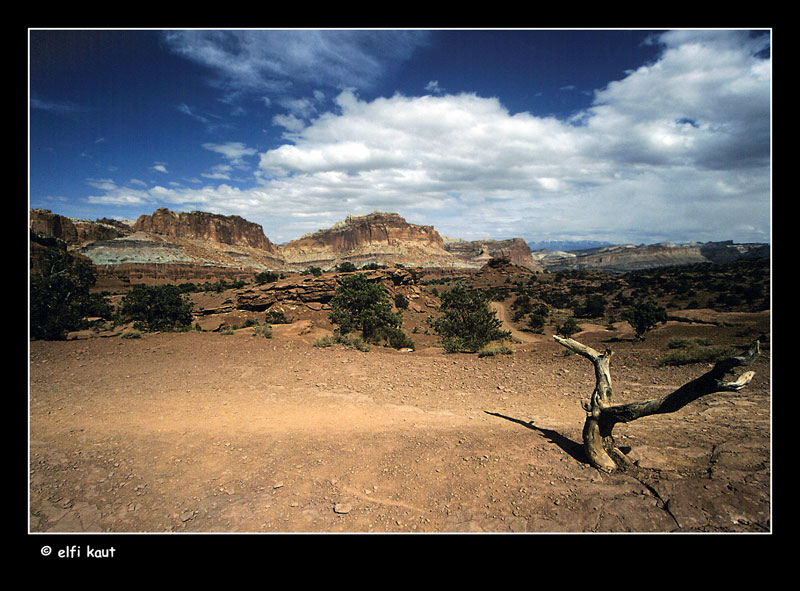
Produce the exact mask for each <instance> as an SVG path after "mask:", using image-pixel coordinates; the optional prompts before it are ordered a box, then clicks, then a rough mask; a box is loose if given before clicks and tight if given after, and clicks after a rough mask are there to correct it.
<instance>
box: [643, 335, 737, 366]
mask: <svg viewBox="0 0 800 591" xmlns="http://www.w3.org/2000/svg"><path fill="white" fill-rule="evenodd" d="M668 347H669V348H670V351H669V353H667V354H666V355H664V356H662V357H661V358H660V359H659V360H658V365H659V367H664V366H676V365H690V364H692V363H715V362H717V361H719V360H720V359H725V358H727V357H732V356H735V355H737V354H738V353H737V351H736V349H735V348H733V347H714V346H711V345H710V344H709V342H708V341H707V340H705V339H672V340H671V341H670V342H669V344H668Z"/></svg>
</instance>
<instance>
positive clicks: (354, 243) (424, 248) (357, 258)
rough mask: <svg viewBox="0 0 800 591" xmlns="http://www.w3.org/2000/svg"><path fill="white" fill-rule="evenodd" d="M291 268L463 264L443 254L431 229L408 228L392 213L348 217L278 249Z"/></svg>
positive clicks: (440, 242) (438, 239) (441, 245)
mask: <svg viewBox="0 0 800 591" xmlns="http://www.w3.org/2000/svg"><path fill="white" fill-rule="evenodd" d="M282 252H283V255H284V257H285V258H286V262H287V263H288V264H290V265H295V266H303V265H306V266H320V267H323V268H326V267H327V268H329V267H332V266H334V265H336V264H337V263H339V262H342V261H349V262H352V263H354V264H356V265H359V264H363V263H367V262H376V263H382V264H392V263H401V264H404V265H409V266H422V267H425V266H458V265H463V264H464V263H463V261H461V260H460V259H458V258H457V257H455V256H453V255H452V254H451V253H449V252H447V250H445V248H444V240H443V239H442V237H441V236H440V235H439V233H438V232H437V231H436V230H435V229H434V228H433V226H424V225H418V224H410V223H408V222H407V221H406V220H405V219H403V218H402V217H401V216H399V215H398V214H396V213H381V212H377V211H376V212H373V213H371V214H368V215H363V216H348V217H347V219H345V220H344V221H343V222H339V223H337V224H335V225H333V226H332V227H330V228H327V229H324V230H319V231H317V232H314V233H312V234H306V235H305V236H302V237H301V238H298V239H297V240H292V241H291V242H289V243H287V244H285V245H284V246H283V248H282Z"/></svg>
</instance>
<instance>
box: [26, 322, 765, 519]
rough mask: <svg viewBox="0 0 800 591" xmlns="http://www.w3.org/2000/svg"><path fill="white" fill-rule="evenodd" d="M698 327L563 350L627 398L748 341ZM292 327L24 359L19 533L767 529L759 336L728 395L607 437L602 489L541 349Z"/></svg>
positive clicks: (63, 349) (591, 334)
mask: <svg viewBox="0 0 800 591" xmlns="http://www.w3.org/2000/svg"><path fill="white" fill-rule="evenodd" d="M707 316H713V317H714V318H713V319H715V320H720V319H722V320H724V321H725V322H726V324H727V325H726V326H722V327H721V326H714V325H712V324H707V323H688V322H672V321H671V322H669V323H668V324H666V325H664V326H661V327H659V328H658V329H656V330H655V331H653V332H652V333H650V334H649V335H648V337H647V339H646V340H645V341H644V342H635V341H633V340H632V338H631V337H632V334H631V332H630V329H629V327H628V329H627V330H626V328H625V327H626V326H627V325H620V327H619V328H618V329H617V330H613V331H609V330H606V329H604V328H603V327H600V326H591V325H583V328H584V329H585V330H584V331H583V332H581V333H579V334H577V335H574V337H573V338H575V339H577V340H579V341H581V342H583V343H585V344H587V345H590V346H592V347H595V348H597V349H599V350H602V349H603V348H604V347H606V346H609V347H611V349H612V350H613V351H614V357H613V358H612V361H611V373H612V378H613V380H614V386H615V397H616V399H617V402H620V403H621V402H629V401H633V400H640V399H645V398H652V397H657V396H661V395H663V394H666V393H668V392H670V391H672V390H673V389H675V388H677V387H679V386H680V385H682V384H683V383H685V382H687V381H688V380H690V379H693V378H694V377H697V376H698V375H700V374H702V373H704V372H705V371H706V370H707V369H708V366H707V365H705V364H699V365H698V364H695V365H688V366H682V367H658V366H657V365H656V360H657V359H658V358H659V357H660V356H662V355H663V354H664V353H665V352H666V351H667V342H668V341H669V339H671V338H672V337H675V336H685V337H703V338H707V339H709V340H711V341H713V342H714V343H715V344H722V343H725V342H734V343H738V344H745V343H747V342H749V340H750V339H751V338H752V337H753V335H755V336H758V334H768V333H769V313H768V312H767V313H760V314H714V313H711V312H708V313H707ZM706 319H708V318H706ZM299 332H302V331H297V330H293V327H292V326H291V325H288V326H275V331H274V334H273V337H272V338H271V339H265V338H262V337H256V336H254V335H253V329H252V328H246V329H240V330H237V331H236V332H235V333H234V334H232V335H225V334H220V333H209V332H206V333H198V332H191V333H183V334H177V333H172V334H168V333H163V334H160V333H151V334H143V336H142V337H141V338H139V339H122V338H119V337H111V338H90V339H81V340H70V341H65V342H42V341H34V342H31V343H30V374H29V394H30V400H29V404H30V408H29V411H30V426H29V457H30V465H29V469H30V490H29V530H30V532H31V533H38V532H51V533H52V532H158V533H161V532H264V533H274V532H284V533H286V532H311V533H323V532H324V533H337V532H382V533H408V532H428V533H442V532H448V533H455V532H492V533H525V532H557V533H563V532H756V533H760V532H770V531H771V528H772V525H771V491H772V486H771V481H772V478H771V415H770V412H771V399H770V396H771V387H770V366H771V364H770V347H769V342H768V341H767V342H765V343H763V344H762V354H761V356H760V358H759V359H758V361H757V362H756V363H755V364H754V366H752V367H751V368H750V369H753V370H755V372H756V375H755V378H754V380H753V381H752V382H751V384H750V385H749V386H748V387H747V388H746V389H744V390H742V391H740V392H736V393H716V394H712V395H709V396H706V397H704V398H701V399H700V400H698V401H696V402H694V403H692V404H690V405H689V406H687V407H685V408H683V409H681V410H680V411H678V412H676V413H672V414H668V415H662V416H655V417H647V418H643V419H640V420H637V421H634V422H632V423H630V424H627V425H619V426H618V427H617V428H616V430H615V435H617V440H618V443H619V445H620V446H621V447H623V449H627V448H629V450H630V451H629V452H628V453H629V456H630V457H631V458H633V459H635V460H638V463H639V467H640V470H638V471H637V472H636V473H635V474H629V473H619V474H611V475H609V474H604V473H600V472H598V471H597V470H595V469H593V468H592V467H590V466H589V465H588V464H587V461H586V459H585V457H584V455H583V450H582V446H581V427H582V425H583V420H584V416H585V413H584V411H583V410H582V408H581V405H580V402H581V400H583V399H585V398H587V397H588V395H589V394H590V393H591V390H592V388H593V386H594V373H593V369H592V366H591V364H590V363H589V362H588V361H587V360H586V359H584V358H582V357H579V356H577V355H565V351H564V349H563V348H562V347H561V346H560V345H558V344H557V343H555V342H554V341H553V340H552V338H551V337H550V336H549V335H533V334H531V333H517V338H518V339H520V340H522V339H524V342H517V343H515V344H514V349H515V352H514V353H513V354H512V355H499V356H495V357H484V358H478V356H477V355H468V354H450V355H448V354H444V353H443V352H442V350H441V349H440V348H436V347H427V348H421V349H420V350H417V351H414V352H400V351H395V350H392V349H388V348H382V347H373V349H372V350H371V351H370V352H360V351H356V350H353V349H346V348H344V347H342V346H340V345H336V346H334V347H330V348H319V347H314V346H313V342H314V341H315V340H316V338H318V336H319V334H318V332H319V331H312V332H310V333H307V334H304V335H298V333H299ZM733 377H735V376H733Z"/></svg>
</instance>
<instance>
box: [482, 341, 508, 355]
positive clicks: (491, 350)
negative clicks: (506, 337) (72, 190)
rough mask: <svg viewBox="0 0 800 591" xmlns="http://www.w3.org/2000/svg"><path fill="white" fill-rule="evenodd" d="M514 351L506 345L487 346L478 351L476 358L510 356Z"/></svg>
mask: <svg viewBox="0 0 800 591" xmlns="http://www.w3.org/2000/svg"><path fill="white" fill-rule="evenodd" d="M513 353H514V349H512V348H511V347H509V346H508V345H504V344H499V345H489V346H487V347H484V348H483V349H481V350H480V351H478V357H494V356H495V355H512V354H513Z"/></svg>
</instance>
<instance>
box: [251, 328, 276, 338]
mask: <svg viewBox="0 0 800 591" xmlns="http://www.w3.org/2000/svg"><path fill="white" fill-rule="evenodd" d="M253 336H256V337H261V338H263V339H271V338H272V325H271V324H259V325H257V326H255V327H254V328H253Z"/></svg>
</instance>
